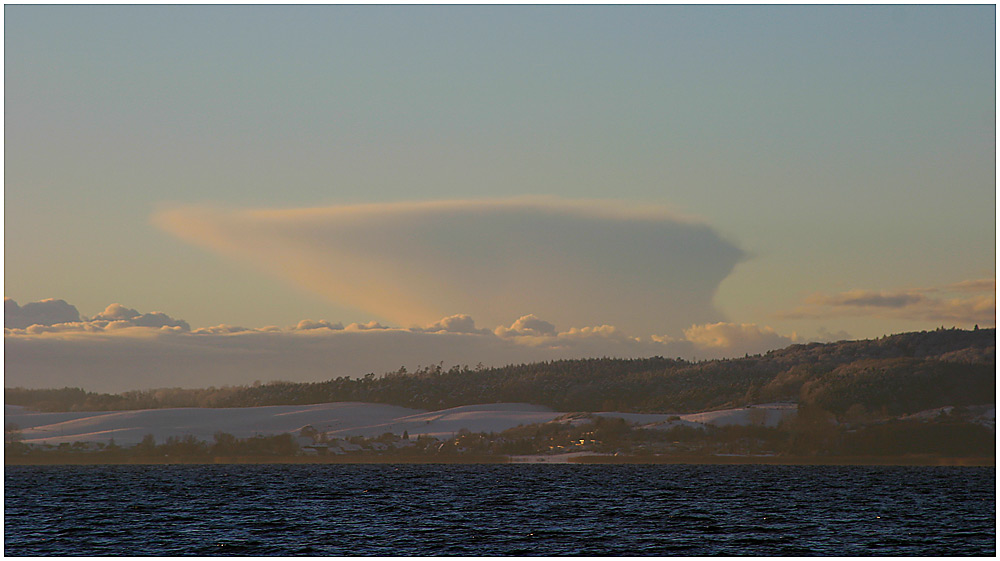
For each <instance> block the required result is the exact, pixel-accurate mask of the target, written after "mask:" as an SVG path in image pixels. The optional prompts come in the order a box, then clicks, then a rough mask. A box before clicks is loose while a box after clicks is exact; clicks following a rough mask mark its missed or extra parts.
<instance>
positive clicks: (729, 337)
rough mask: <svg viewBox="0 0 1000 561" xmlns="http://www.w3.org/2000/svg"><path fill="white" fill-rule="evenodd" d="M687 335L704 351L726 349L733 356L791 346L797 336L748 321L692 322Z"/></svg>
mask: <svg viewBox="0 0 1000 561" xmlns="http://www.w3.org/2000/svg"><path fill="white" fill-rule="evenodd" d="M684 336H685V337H686V338H687V340H688V341H690V342H691V343H693V344H694V345H695V347H697V348H698V349H701V350H708V351H711V350H723V351H724V352H725V353H727V354H729V355H733V354H735V355H740V354H758V353H763V352H765V351H769V350H772V349H779V348H782V347H787V346H788V345H791V344H792V343H795V342H796V339H797V338H796V337H795V336H794V334H793V336H792V337H786V336H784V335H779V334H778V332H777V331H775V330H774V329H772V328H771V327H767V326H764V327H761V326H759V325H756V324H747V323H724V322H720V323H712V324H706V325H692V326H691V327H689V328H688V329H685V330H684Z"/></svg>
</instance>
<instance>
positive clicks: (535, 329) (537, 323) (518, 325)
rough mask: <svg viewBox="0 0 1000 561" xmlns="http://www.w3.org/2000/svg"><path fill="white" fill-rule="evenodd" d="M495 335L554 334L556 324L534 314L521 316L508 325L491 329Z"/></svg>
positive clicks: (535, 335) (540, 335) (529, 335)
mask: <svg viewBox="0 0 1000 561" xmlns="http://www.w3.org/2000/svg"><path fill="white" fill-rule="evenodd" d="M493 332H494V333H495V334H496V335H497V337H544V336H553V335H555V334H556V326H555V325H552V324H551V323H549V322H547V321H545V320H542V319H538V318H537V317H535V315H534V314H528V315H526V316H521V317H520V318H518V319H517V321H515V322H514V323H512V324H511V325H510V327H504V326H502V325H501V326H498V327H497V328H496V329H495V330H494V331H493Z"/></svg>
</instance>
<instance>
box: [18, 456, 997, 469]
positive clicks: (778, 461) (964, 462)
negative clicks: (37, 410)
mask: <svg viewBox="0 0 1000 561" xmlns="http://www.w3.org/2000/svg"><path fill="white" fill-rule="evenodd" d="M269 464H273V465H286V464H287V465H300V464H305V465H314V464H338V465H339V464H418V465H419V464H426V465H433V464H442V465H455V464H467V465H478V464H509V465H551V464H559V465H566V464H583V465H654V464H655V465H783V466H924V467H933V466H960V467H995V466H996V458H994V457H931V456H607V455H597V454H580V455H573V456H571V457H565V456H563V457H560V456H544V455H539V456H516V457H512V456H455V457H426V456H372V457H343V456H330V457H301V456H294V457H283V458H282V457H233V458H87V457H76V458H66V457H62V458H9V457H5V458H4V466H60V465H65V466H84V465H86V466H90V465H126V466H127V465H137V466H139V465H269Z"/></svg>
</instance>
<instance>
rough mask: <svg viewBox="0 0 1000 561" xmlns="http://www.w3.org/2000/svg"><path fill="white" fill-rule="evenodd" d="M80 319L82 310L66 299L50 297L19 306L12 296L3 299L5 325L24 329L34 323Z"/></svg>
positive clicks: (47, 323)
mask: <svg viewBox="0 0 1000 561" xmlns="http://www.w3.org/2000/svg"><path fill="white" fill-rule="evenodd" d="M74 321H80V312H78V311H77V310H76V307H75V306H72V305H70V304H67V303H66V301H65V300H55V299H48V300H42V301H40V302H29V303H27V304H25V305H24V306H19V305H18V304H17V302H15V301H14V300H13V299H11V298H4V299H3V326H4V327H10V328H15V329H24V328H26V327H30V326H32V325H56V324H59V323H68V322H74Z"/></svg>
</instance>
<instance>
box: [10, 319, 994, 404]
mask: <svg viewBox="0 0 1000 561" xmlns="http://www.w3.org/2000/svg"><path fill="white" fill-rule="evenodd" d="M995 347H996V330H995V329H977V330H974V331H966V330H958V329H938V330H936V331H932V332H919V333H904V334H899V335H893V336H889V337H883V338H880V339H875V340H862V341H843V342H838V343H828V344H820V343H812V344H808V345H792V346H790V347H787V348H785V349H782V350H777V351H771V352H768V353H767V354H765V355H756V356H747V357H744V358H739V359H726V360H711V361H702V362H689V361H685V360H681V359H680V358H677V359H671V358H664V357H652V358H643V359H612V358H594V359H580V360H560V361H552V362H542V363H533V364H520V365H510V366H504V367H498V368H483V367H481V366H480V367H476V368H469V367H468V366H454V367H451V368H449V369H445V368H444V366H443V364H438V365H434V366H429V367H424V368H420V369H418V370H416V371H414V372H408V371H407V370H406V369H405V368H400V369H399V370H398V371H396V372H391V373H386V374H383V375H381V376H376V375H375V374H374V373H369V374H367V375H365V376H363V377H361V378H349V377H346V376H343V377H339V378H335V379H331V380H328V381H325V382H314V383H294V382H269V383H266V384H254V385H250V386H233V387H223V388H214V387H213V388H207V389H180V388H172V389H157V390H145V391H131V392H125V393H122V394H101V393H93V392H86V391H84V390H82V389H79V388H63V389H49V390H28V389H23V388H7V389H5V390H4V392H5V403H7V404H9V405H23V406H26V407H29V408H31V409H34V410H40V411H106V410H128V409H156V408H168V407H255V406H264V405H304V404H312V403H326V402H337V401H361V402H373V403H384V404H391V405H399V406H404V407H412V408H417V409H443V408H449V407H457V406H460V405H471V404H481V403H501V402H523V403H534V404H539V405H545V406H548V407H552V408H553V409H556V410H559V411H611V410H614V411H623V412H677V413H684V412H694V411H702V410H706V409H715V408H722V407H739V406H743V405H747V404H751V403H763V402H769V401H797V402H799V403H800V404H803V405H815V406H817V407H820V408H822V409H824V410H826V411H830V412H832V413H833V414H835V415H836V416H837V417H839V418H843V417H844V416H848V415H864V414H882V415H899V414H906V413H912V412H916V411H920V410H923V409H930V408H934V407H941V406H945V405H955V406H964V405H975V404H985V403H994V401H995V394H996V376H995V365H996V349H995Z"/></svg>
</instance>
